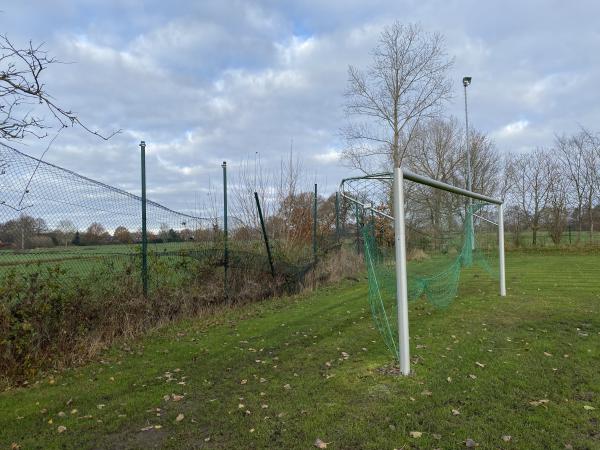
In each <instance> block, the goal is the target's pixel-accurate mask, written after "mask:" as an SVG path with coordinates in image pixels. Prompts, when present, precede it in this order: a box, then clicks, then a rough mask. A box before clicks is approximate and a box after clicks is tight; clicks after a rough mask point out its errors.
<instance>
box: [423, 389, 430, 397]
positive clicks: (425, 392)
mask: <svg viewBox="0 0 600 450" xmlns="http://www.w3.org/2000/svg"><path fill="white" fill-rule="evenodd" d="M421 395H424V396H425V397H431V391H428V390H425V391H423V392H421Z"/></svg>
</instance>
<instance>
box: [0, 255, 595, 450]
mask: <svg viewBox="0 0 600 450" xmlns="http://www.w3.org/2000/svg"><path fill="white" fill-rule="evenodd" d="M507 269H508V280H507V281H508V296H507V297H506V298H505V299H501V298H499V297H498V296H497V294H496V292H497V286H496V282H495V281H494V280H491V279H489V278H487V277H483V276H480V273H478V272H476V271H470V272H469V271H467V272H465V273H464V274H463V283H462V285H461V290H460V296H459V298H458V299H457V300H456V301H455V302H454V304H453V305H452V306H451V307H450V308H448V309H446V310H434V309H432V308H431V307H429V306H428V305H426V304H424V303H423V302H419V303H414V304H412V305H411V308H410V317H411V318H410V321H411V322H410V324H411V336H412V340H411V351H412V356H413V363H414V365H413V367H414V374H413V376H411V377H407V378H400V377H397V376H393V375H389V374H387V373H386V372H385V371H381V370H380V369H381V368H382V367H384V366H386V365H387V364H389V363H390V358H389V355H388V353H387V352H386V349H385V347H384V345H383V344H382V343H381V340H380V337H379V335H378V334H377V331H376V330H375V329H374V327H373V325H372V321H371V317H370V312H369V310H368V305H367V301H366V282H365V280H361V281H360V282H346V283H345V284H343V285H341V286H337V287H332V288H328V289H323V290H320V291H318V292H316V293H313V294H307V295H303V296H297V297H290V298H283V299H273V300H268V301H265V302H262V303H260V304H252V305H248V306H244V307H240V308H236V309H232V310H227V311H223V313H221V314H216V315H211V316H210V317H206V318H204V319H197V320H194V321H187V322H184V323H179V324H175V325H171V326H168V327H164V328H162V329H158V330H154V331H152V332H150V333H149V334H148V335H147V336H146V337H144V338H143V339H139V340H138V341H136V342H133V343H131V342H130V343H127V344H125V343H123V344H122V345H119V346H115V347H113V348H112V349H110V350H108V351H107V352H106V353H105V354H104V355H103V357H102V359H101V360H100V361H98V362H96V363H93V364H89V365H87V366H85V367H81V368H76V369H71V370H67V371H64V372H60V373H53V374H50V375H47V376H46V377H44V378H41V379H39V380H38V381H37V382H36V383H31V386H30V387H28V388H19V389H13V390H10V391H6V392H3V393H1V394H0V411H2V412H1V414H0V448H10V446H11V444H12V443H15V444H18V445H20V446H21V447H20V448H22V449H29V448H39V449H50V448H153V447H160V448H223V449H225V448H227V449H231V448H243V449H247V448H259V449H263V448H277V449H282V448H285V449H291V448H298V449H308V448H314V442H315V440H316V439H317V438H319V439H321V440H322V441H323V442H326V443H329V444H328V447H327V448H333V449H359V448H360V449H390V450H391V449H393V448H398V449H399V448H404V449H407V448H423V449H425V448H444V449H448V448H465V447H466V443H467V442H469V443H471V442H470V441H468V440H473V441H474V442H475V443H477V444H478V445H479V448H482V449H487V448H490V449H492V448H494V449H496V448H518V449H553V448H557V449H561V448H565V446H566V445H570V446H572V448H577V449H584V448H589V449H593V448H600V377H599V376H598V373H599V371H600V254H566V255H561V254H559V253H555V252H549V253H547V254H545V255H532V254H518V253H509V254H508V258H507ZM59 427H66V429H65V430H64V431H63V432H59V430H63V428H59ZM415 432H416V433H415ZM508 436H510V439H509V438H508ZM503 437H504V439H503ZM567 448H569V447H567Z"/></svg>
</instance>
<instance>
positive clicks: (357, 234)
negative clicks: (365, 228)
mask: <svg viewBox="0 0 600 450" xmlns="http://www.w3.org/2000/svg"><path fill="white" fill-rule="evenodd" d="M354 206H355V209H356V254H357V255H360V223H359V219H358V205H354Z"/></svg>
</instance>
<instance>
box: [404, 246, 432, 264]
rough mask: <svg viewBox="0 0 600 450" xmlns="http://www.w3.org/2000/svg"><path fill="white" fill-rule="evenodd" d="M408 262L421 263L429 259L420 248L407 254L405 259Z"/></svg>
mask: <svg viewBox="0 0 600 450" xmlns="http://www.w3.org/2000/svg"><path fill="white" fill-rule="evenodd" d="M406 258H407V259H408V260H409V261H416V262H421V261H426V260H428V259H429V255H428V254H427V253H425V251H424V250H423V249H420V248H413V249H412V250H411V251H410V252H409V253H408V256H407V257H406Z"/></svg>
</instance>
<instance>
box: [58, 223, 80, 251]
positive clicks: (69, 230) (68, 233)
mask: <svg viewBox="0 0 600 450" xmlns="http://www.w3.org/2000/svg"><path fill="white" fill-rule="evenodd" d="M56 231H57V234H58V236H59V237H60V240H61V241H62V242H64V244H65V247H67V245H68V244H69V242H71V241H72V240H73V236H74V235H75V232H76V231H77V227H76V226H75V225H74V224H73V222H71V221H70V220H69V219H63V220H61V221H60V222H58V225H57V227H56Z"/></svg>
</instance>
